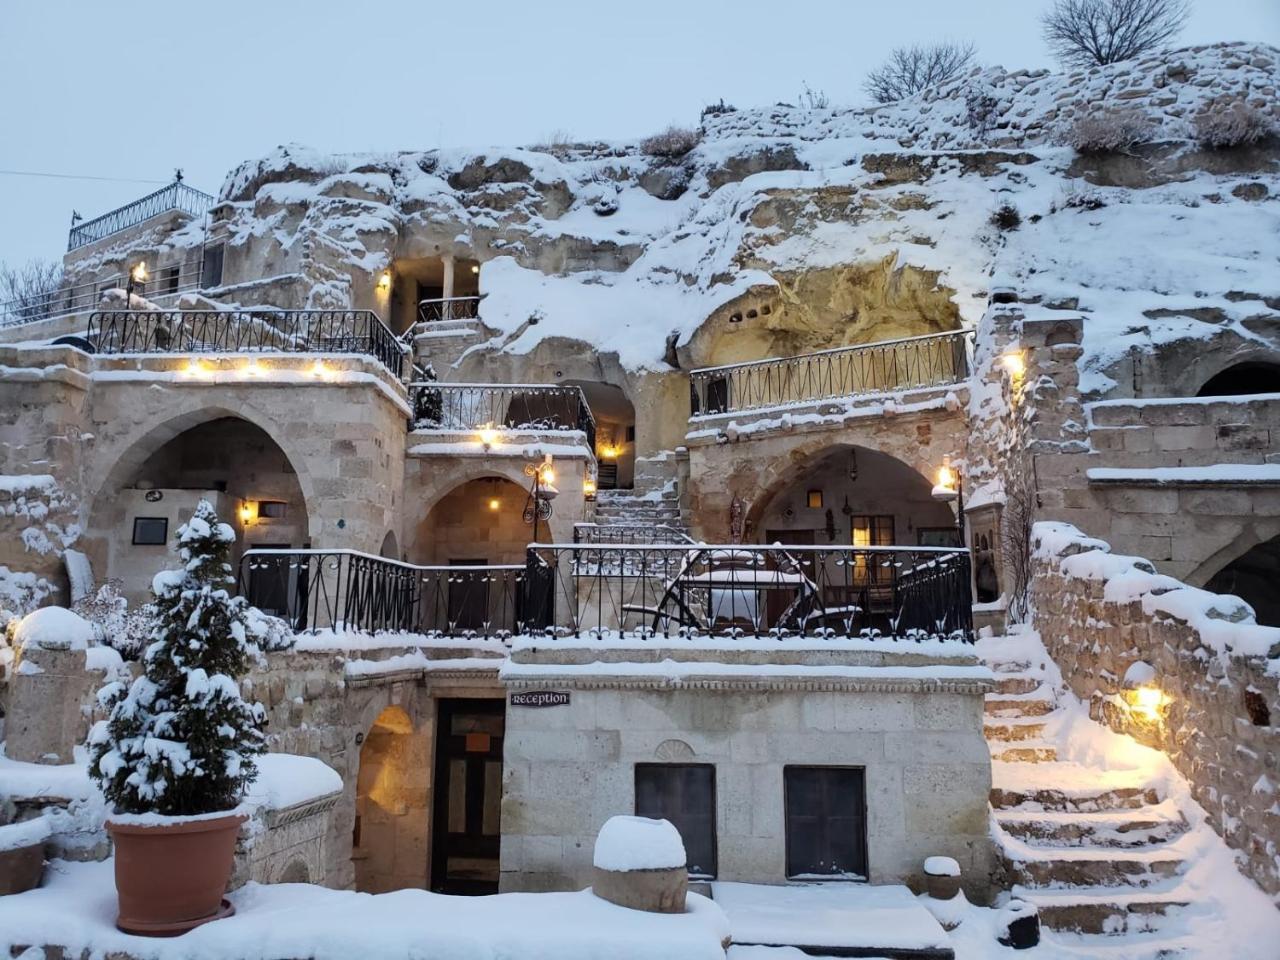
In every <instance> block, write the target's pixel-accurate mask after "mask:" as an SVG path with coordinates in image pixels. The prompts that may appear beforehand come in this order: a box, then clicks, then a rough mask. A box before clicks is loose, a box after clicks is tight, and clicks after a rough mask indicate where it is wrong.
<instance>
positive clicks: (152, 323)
mask: <svg viewBox="0 0 1280 960" xmlns="http://www.w3.org/2000/svg"><path fill="white" fill-rule="evenodd" d="M85 337H86V339H87V340H88V341H89V343H90V344H91V345H92V346H93V348H94V349H95V350H96V351H97V352H98V353H343V354H362V355H364V356H367V357H372V358H373V359H375V360H377V361H379V362H380V363H381V364H382V365H383V366H385V367H386V368H387V369H388V370H390V371H391V372H392V373H393V374H395V375H396V376H397V377H403V376H404V373H405V370H406V357H407V348H406V347H405V346H404V344H402V343H401V342H400V341H399V340H397V339H396V337H395V335H394V334H393V333H392V332H391V331H390V330H388V329H387V327H386V325H385V324H383V322H382V321H381V320H380V319H379V318H378V315H377V314H376V313H374V312H373V311H371V310H269V309H267V310H113V311H99V312H97V313H93V314H91V315H90V317H89V327H88V331H87V333H86V334H85Z"/></svg>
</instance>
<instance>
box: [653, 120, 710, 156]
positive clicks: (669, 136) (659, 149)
mask: <svg viewBox="0 0 1280 960" xmlns="http://www.w3.org/2000/svg"><path fill="white" fill-rule="evenodd" d="M700 136H701V135H700V134H699V133H698V131H697V130H690V129H688V128H686V127H676V126H670V127H667V129H665V130H663V131H662V132H661V133H655V134H654V135H653V136H652V137H646V138H645V139H643V140H641V141H640V149H641V151H642V152H644V153H646V154H648V155H649V156H651V157H683V156H684V155H685V154H686V153H688V152H689V151H690V150H692V149H693V148H694V147H696V146H697V145H698V140H699V138H700Z"/></svg>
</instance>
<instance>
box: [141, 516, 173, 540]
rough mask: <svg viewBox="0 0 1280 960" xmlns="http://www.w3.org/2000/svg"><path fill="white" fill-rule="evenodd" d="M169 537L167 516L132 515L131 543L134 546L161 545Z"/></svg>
mask: <svg viewBox="0 0 1280 960" xmlns="http://www.w3.org/2000/svg"><path fill="white" fill-rule="evenodd" d="M168 539H169V518H168V517H134V518H133V544H134V546H136V547H156V546H163V545H164V543H165V541H167V540H168Z"/></svg>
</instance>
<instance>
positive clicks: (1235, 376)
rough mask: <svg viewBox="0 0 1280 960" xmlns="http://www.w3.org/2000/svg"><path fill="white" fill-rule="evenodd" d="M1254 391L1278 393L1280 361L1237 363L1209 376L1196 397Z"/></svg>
mask: <svg viewBox="0 0 1280 960" xmlns="http://www.w3.org/2000/svg"><path fill="white" fill-rule="evenodd" d="M1255 393H1280V363H1267V362H1265V361H1252V362H1249V363H1237V364H1236V365H1235V366H1232V367H1228V368H1227V369H1226V370H1223V371H1222V372H1221V373H1218V374H1216V375H1215V376H1213V377H1210V378H1209V380H1208V382H1206V383H1205V385H1204V386H1203V387H1201V388H1200V392H1199V393H1197V394H1196V396H1197V397H1243V396H1249V395H1251V394H1255Z"/></svg>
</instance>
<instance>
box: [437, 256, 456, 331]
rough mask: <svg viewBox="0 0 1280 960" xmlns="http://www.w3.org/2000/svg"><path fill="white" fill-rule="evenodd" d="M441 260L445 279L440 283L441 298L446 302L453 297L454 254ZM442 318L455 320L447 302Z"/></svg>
mask: <svg viewBox="0 0 1280 960" xmlns="http://www.w3.org/2000/svg"><path fill="white" fill-rule="evenodd" d="M440 259H441V262H442V263H443V264H444V279H443V280H442V281H441V283H440V287H441V289H442V290H443V293H441V296H442V297H444V298H445V300H446V301H448V299H449V298H450V297H452V296H453V267H454V260H453V254H451V253H450V254H446V255H445V256H443V257H441V258H440ZM441 316H442V318H443V319H445V320H451V319H453V313H452V311H451V310H450V306H449V304H448V303H447V302H446V303H445V305H444V312H442V313H441Z"/></svg>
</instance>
